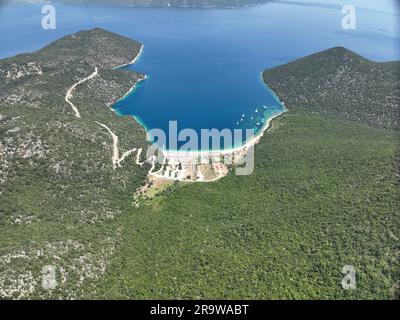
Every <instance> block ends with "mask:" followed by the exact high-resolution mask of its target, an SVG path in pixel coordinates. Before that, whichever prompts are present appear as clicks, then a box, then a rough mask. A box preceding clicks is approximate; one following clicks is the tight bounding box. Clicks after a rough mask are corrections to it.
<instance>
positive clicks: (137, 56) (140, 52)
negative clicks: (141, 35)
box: [113, 44, 144, 69]
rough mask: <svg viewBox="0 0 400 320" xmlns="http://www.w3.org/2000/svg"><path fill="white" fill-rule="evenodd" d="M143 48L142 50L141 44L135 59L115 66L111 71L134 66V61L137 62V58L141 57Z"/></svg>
mask: <svg viewBox="0 0 400 320" xmlns="http://www.w3.org/2000/svg"><path fill="white" fill-rule="evenodd" d="M143 48H144V45H143V44H142V45H141V47H140V50H139V53H138V54H137V55H136V57H134V58H133V60H132V61H131V62H128V63H124V64H121V65H120V66H116V67H114V68H113V69H119V68H123V67H127V66H129V65H131V64H135V63H136V61H138V60H139V58H140V57H141V56H142V53H143Z"/></svg>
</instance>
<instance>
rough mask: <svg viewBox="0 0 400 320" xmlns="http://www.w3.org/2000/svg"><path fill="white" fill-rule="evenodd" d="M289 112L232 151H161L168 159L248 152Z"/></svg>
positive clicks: (269, 121)
mask: <svg viewBox="0 0 400 320" xmlns="http://www.w3.org/2000/svg"><path fill="white" fill-rule="evenodd" d="M286 112H288V109H286V108H284V110H282V111H281V112H279V113H277V114H275V115H274V116H272V117H270V118H268V120H267V121H266V122H265V124H264V126H263V127H262V129H261V130H259V132H258V133H257V134H256V135H255V136H254V137H253V138H252V139H250V141H248V142H246V143H245V144H244V145H242V146H238V147H234V148H231V149H222V150H209V151H206V150H204V151H202V150H198V151H179V150H176V151H166V150H162V149H159V150H160V151H161V152H162V153H163V154H164V155H165V156H166V157H168V156H170V157H173V156H175V157H182V156H190V157H193V156H219V155H225V154H232V153H237V152H240V151H246V150H247V149H249V148H251V147H253V146H255V145H256V144H257V143H259V140H260V139H261V138H262V137H263V136H264V134H265V132H266V131H267V130H268V129H269V128H270V126H271V122H272V121H273V120H274V119H276V118H278V117H280V116H281V115H283V114H284V113H286Z"/></svg>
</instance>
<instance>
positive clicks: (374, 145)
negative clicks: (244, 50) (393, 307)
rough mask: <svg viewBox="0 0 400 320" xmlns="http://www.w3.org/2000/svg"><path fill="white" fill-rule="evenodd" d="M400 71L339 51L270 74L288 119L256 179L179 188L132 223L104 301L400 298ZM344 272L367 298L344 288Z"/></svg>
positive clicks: (278, 125) (274, 133)
mask: <svg viewBox="0 0 400 320" xmlns="http://www.w3.org/2000/svg"><path fill="white" fill-rule="evenodd" d="M396 65H398V63H397V62H396V63H390V64H389V63H387V64H378V63H372V62H367V61H366V60H365V59H362V58H361V57H358V56H357V55H355V54H354V53H352V52H350V51H348V50H346V49H343V48H335V49H331V50H328V51H326V52H323V53H320V54H317V55H314V56H311V57H308V58H305V59H302V60H299V61H297V62H293V63H291V64H288V65H285V66H282V67H278V68H275V69H273V70H269V71H266V72H265V73H264V79H266V82H267V83H268V85H269V86H270V87H272V88H273V89H274V90H275V91H276V93H277V94H278V95H279V96H280V97H283V100H284V101H285V102H286V105H287V107H288V108H289V112H288V113H287V114H285V115H283V116H282V117H280V118H278V119H277V120H275V121H274V123H273V128H272V130H270V132H269V133H268V134H267V135H266V136H265V137H263V139H262V141H261V142H260V144H258V145H257V146H256V150H255V156H256V159H255V171H254V173H253V174H252V175H250V176H245V177H239V176H235V175H234V174H231V175H230V176H228V177H226V178H224V179H222V180H221V181H219V182H216V183H209V184H192V185H185V186H181V187H179V188H176V186H174V188H173V189H172V190H173V192H164V195H161V196H159V197H157V198H156V199H154V200H153V201H150V202H148V203H147V205H146V206H145V207H144V208H143V209H142V211H141V212H137V213H135V214H131V215H127V216H124V218H123V221H124V222H123V225H124V226H125V230H126V232H124V233H123V234H124V238H123V239H124V240H123V241H122V242H121V243H122V244H121V246H120V247H119V249H118V251H117V252H116V254H115V256H114V258H113V261H112V263H111V266H110V268H109V269H108V273H107V277H106V278H105V281H104V282H103V284H102V286H101V287H100V288H101V289H100V292H101V296H102V297H107V298H132V297H133V298H147V299H150V298H196V299H197V298H199V299H210V298H211V299H212V298H234V299H237V298H238V299H242V298H245V299H247V298H253V299H278V298H279V299H332V298H334V299H392V298H395V297H398V296H399V286H400V284H399V279H400V268H399V258H400V257H399V238H400V219H399V218H400V213H399V212H400V210H399V209H400V208H399V201H398V199H399V185H398V182H399V180H398V177H399V174H398V167H397V168H396V164H398V159H397V158H396V152H397V151H398V138H399V135H398V131H397V130H396V129H395V128H396V120H397V119H396V118H395V115H396V112H397V111H398V103H397V102H396V100H392V98H397V97H398V96H399V92H398V91H397V88H398V85H399V78H396V77H394V71H393V69H391V68H388V66H396ZM353 77H354V78H353ZM375 77H376V79H375ZM339 78H341V79H342V80H343V81H344V83H342V82H341V81H334V79H339ZM362 79H368V80H369V81H371V82H365V81H362ZM378 80H379V81H378ZM349 83H350V88H349ZM371 84H375V85H377V86H378V85H379V86H378V87H379V90H377V88H372V87H371ZM318 86H319V87H318ZM322 88H324V89H323V91H320V90H321V89H322ZM346 88H348V89H346ZM376 99H377V100H376ZM386 101H394V102H393V111H392V112H389V111H390V110H391V109H390V108H389V106H388V105H387V104H385V102H386ZM371 106H373V107H374V108H375V109H374V110H373V112H374V113H376V114H378V115H379V116H377V117H376V120H377V121H375V122H374V121H372V117H371V116H370V114H369V113H370V112H371ZM385 127H386V128H385ZM389 128H390V129H389ZM345 265H353V266H354V267H355V268H356V271H357V289H356V290H349V291H347V290H343V289H342V287H341V280H342V278H343V274H342V273H341V270H342V268H343V266H345Z"/></svg>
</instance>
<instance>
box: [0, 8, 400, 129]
mask: <svg viewBox="0 0 400 320" xmlns="http://www.w3.org/2000/svg"><path fill="white" fill-rule="evenodd" d="M351 2H352V1H345V2H344V1H342V0H332V1H327V2H324V3H323V4H318V3H317V4H316V3H311V2H307V1H298V2H293V3H287V2H284V3H269V4H266V5H263V6H257V7H250V8H241V9H234V10H231V9H172V8H168V9H161V8H151V9H149V8H147V9H146V8H142V9H139V8H110V7H85V6H65V5H61V4H58V3H55V4H54V5H55V7H56V10H57V29H56V30H43V29H42V28H41V19H42V14H41V8H42V5H27V6H14V7H7V6H6V7H3V8H1V9H0V48H1V49H0V57H7V56H11V55H14V54H17V53H22V52H29V51H34V50H37V49H39V48H41V47H43V46H44V45H46V44H47V43H49V42H51V41H54V40H55V39H57V38H59V37H61V36H63V35H66V34H70V33H73V32H76V31H79V30H81V29H89V28H92V27H102V28H105V29H108V30H110V31H113V32H116V33H119V34H122V35H125V36H127V37H130V38H132V39H137V40H138V41H140V42H142V43H143V44H144V45H145V50H144V53H143V55H142V57H141V58H140V60H139V61H138V62H137V63H136V64H135V65H134V66H131V67H130V68H131V69H133V70H136V71H139V72H142V73H145V74H146V75H148V76H149V78H148V79H147V80H146V81H144V82H142V83H141V84H140V85H139V86H138V88H137V89H136V90H135V91H134V92H133V93H132V94H131V95H129V96H128V97H127V98H126V99H124V100H123V101H120V102H119V103H117V104H116V106H115V107H116V108H117V110H118V112H119V113H121V114H124V115H134V116H136V117H137V118H138V119H139V120H140V122H141V123H142V124H143V125H144V126H145V127H146V128H147V129H152V128H159V129H164V130H165V131H166V132H168V122H169V121H177V122H178V129H179V130H180V129H184V128H191V129H194V130H196V131H199V130H200V129H212V128H216V129H220V130H222V129H224V128H229V129H234V128H255V129H257V128H259V127H261V126H262V121H264V120H265V116H271V115H273V114H275V113H276V112H279V111H280V110H282V108H283V107H282V106H281V104H280V103H279V101H278V100H277V99H276V97H274V95H273V94H272V93H271V92H270V91H269V89H268V88H267V87H266V86H265V85H264V84H263V82H262V81H261V72H262V71H263V70H264V69H267V68H270V67H273V66H277V65H280V64H283V63H286V62H289V61H291V60H294V59H296V58H300V57H302V56H305V55H308V54H311V53H314V52H317V51H321V50H324V49H327V48H330V47H334V46H345V47H347V48H349V49H351V50H353V51H355V52H357V53H359V54H361V55H363V56H365V57H367V58H370V59H373V60H377V61H387V60H395V59H400V44H399V43H400V41H399V39H400V33H399V29H398V20H399V18H400V16H399V12H398V11H397V8H396V6H395V5H394V3H395V1H383V2H381V5H376V2H375V1H364V2H360V1H353V2H354V4H356V5H357V7H356V8H357V29H356V30H354V31H344V30H343V29H342V28H341V19H342V13H341V6H340V4H347V3H351ZM264 106H265V107H264ZM264 112H266V114H264V117H263V113H264ZM242 115H245V116H244V117H242ZM242 118H243V121H242V120H241V119H242ZM252 118H253V119H252ZM257 123H258V124H257Z"/></svg>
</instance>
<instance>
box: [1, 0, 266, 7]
mask: <svg viewBox="0 0 400 320" xmlns="http://www.w3.org/2000/svg"><path fill="white" fill-rule="evenodd" d="M59 1H60V2H62V3H65V4H78V5H98V6H130V7H177V8H238V7H245V6H253V5H259V4H264V3H267V2H271V1H273V0H59ZM5 2H6V3H7V2H8V3H42V2H46V0H5Z"/></svg>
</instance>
